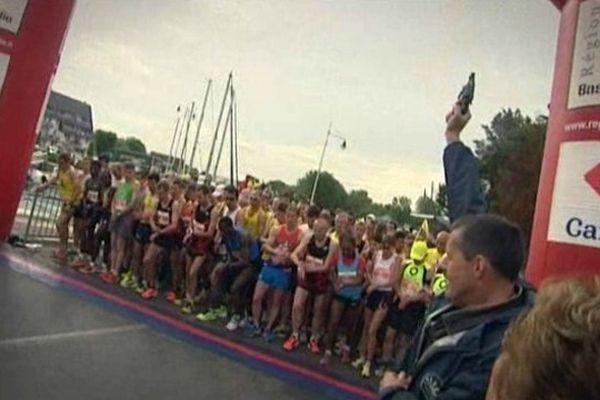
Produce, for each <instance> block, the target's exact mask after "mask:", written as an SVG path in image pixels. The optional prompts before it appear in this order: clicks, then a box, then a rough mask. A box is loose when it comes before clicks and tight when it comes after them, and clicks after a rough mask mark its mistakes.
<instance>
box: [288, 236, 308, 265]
mask: <svg viewBox="0 0 600 400" xmlns="http://www.w3.org/2000/svg"><path fill="white" fill-rule="evenodd" d="M309 240H310V237H303V238H302V241H301V242H300V245H298V247H296V249H295V250H294V251H293V252H292V254H291V255H290V259H291V260H292V262H293V263H294V264H296V265H297V266H298V268H304V269H306V265H305V263H304V256H305V252H306V248H307V246H308V241H309ZM301 258H302V260H301Z"/></svg>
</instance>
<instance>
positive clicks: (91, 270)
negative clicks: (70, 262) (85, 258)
mask: <svg viewBox="0 0 600 400" xmlns="http://www.w3.org/2000/svg"><path fill="white" fill-rule="evenodd" d="M78 271H79V272H81V273H82V274H85V275H90V274H93V273H94V268H93V267H92V266H91V265H90V264H87V265H84V266H83V267H81V268H79V269H78Z"/></svg>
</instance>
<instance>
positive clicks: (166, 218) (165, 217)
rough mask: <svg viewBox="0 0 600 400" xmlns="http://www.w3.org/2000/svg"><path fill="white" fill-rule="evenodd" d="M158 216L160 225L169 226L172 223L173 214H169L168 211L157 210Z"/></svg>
mask: <svg viewBox="0 0 600 400" xmlns="http://www.w3.org/2000/svg"><path fill="white" fill-rule="evenodd" d="M156 216H157V218H156V219H157V223H158V225H161V226H167V225H169V224H170V223H171V218H170V217H171V216H170V215H169V213H168V212H165V211H157V214H156Z"/></svg>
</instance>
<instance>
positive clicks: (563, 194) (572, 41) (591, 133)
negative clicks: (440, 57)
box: [527, 0, 600, 286]
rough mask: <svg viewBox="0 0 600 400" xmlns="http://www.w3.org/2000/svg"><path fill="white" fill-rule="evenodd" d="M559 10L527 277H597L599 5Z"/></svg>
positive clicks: (565, 3)
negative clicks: (544, 140) (554, 57)
mask: <svg viewBox="0 0 600 400" xmlns="http://www.w3.org/2000/svg"><path fill="white" fill-rule="evenodd" d="M553 3H554V4H555V5H556V6H557V7H558V8H559V9H560V10H561V14H562V15H561V19H560V28H559V33H558V47H557V51H556V61H555V70H554V82H553V87H552V98H551V101H550V119H549V121H548V132H547V135H546V146H545V149H544V160H543V163H542V170H541V176H540V185H539V190H538V196H537V204H536V209H535V217H534V223H533V232H532V237H531V246H530V256H529V263H528V267H527V277H528V278H529V280H531V281H532V282H533V283H534V284H535V285H536V286H538V285H539V284H540V283H541V282H542V281H543V280H544V279H545V278H547V277H550V276H564V275H570V276H573V275H576V276H578V275H581V276H591V275H594V274H598V273H600V1H598V0H587V1H581V0H562V1H561V0H553Z"/></svg>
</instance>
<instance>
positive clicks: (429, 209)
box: [415, 192, 437, 215]
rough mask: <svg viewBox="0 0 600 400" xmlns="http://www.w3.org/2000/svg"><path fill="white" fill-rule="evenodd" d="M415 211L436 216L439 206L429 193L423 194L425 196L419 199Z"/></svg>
mask: <svg viewBox="0 0 600 400" xmlns="http://www.w3.org/2000/svg"><path fill="white" fill-rule="evenodd" d="M415 209H416V212H418V213H419V214H430V215H436V213H437V204H436V202H435V201H434V200H433V199H432V198H431V197H428V196H427V193H425V192H423V195H422V196H421V197H419V198H418V199H417V203H416V205H415Z"/></svg>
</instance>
